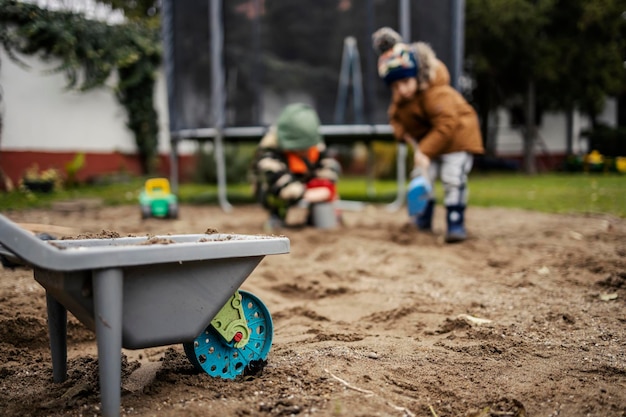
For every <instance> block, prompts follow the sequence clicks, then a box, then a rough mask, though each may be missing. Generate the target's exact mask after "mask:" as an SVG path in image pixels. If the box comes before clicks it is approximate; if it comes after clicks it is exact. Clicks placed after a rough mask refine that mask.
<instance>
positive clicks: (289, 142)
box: [276, 103, 322, 151]
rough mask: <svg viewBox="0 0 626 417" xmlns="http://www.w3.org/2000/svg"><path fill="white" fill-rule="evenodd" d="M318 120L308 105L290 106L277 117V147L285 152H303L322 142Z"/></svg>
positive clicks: (313, 110) (315, 113)
mask: <svg viewBox="0 0 626 417" xmlns="http://www.w3.org/2000/svg"><path fill="white" fill-rule="evenodd" d="M319 127H320V119H319V117H318V115H317V112H316V111H315V109H313V108H312V107H311V106H309V105H308V104H303V103H296V104H290V105H288V106H287V107H285V109H284V110H283V111H282V112H281V114H280V116H278V121H277V123H276V133H277V135H278V146H280V147H281V148H282V149H285V150H291V151H293V150H304V149H308V148H310V147H311V146H315V145H317V144H318V143H320V142H321V141H322V137H321V136H320V134H319Z"/></svg>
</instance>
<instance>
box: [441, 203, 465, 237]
mask: <svg viewBox="0 0 626 417" xmlns="http://www.w3.org/2000/svg"><path fill="white" fill-rule="evenodd" d="M446 212H447V214H446V222H447V224H448V231H447V232H446V243H456V242H463V241H464V240H465V239H467V232H466V231H465V226H464V222H465V206H462V205H458V206H446Z"/></svg>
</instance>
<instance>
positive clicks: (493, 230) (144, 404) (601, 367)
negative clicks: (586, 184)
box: [0, 206, 626, 417]
mask: <svg viewBox="0 0 626 417" xmlns="http://www.w3.org/2000/svg"><path fill="white" fill-rule="evenodd" d="M437 210H438V211H437V213H436V216H437V217H436V223H435V233H434V234H421V233H419V232H417V231H416V230H415V229H414V228H413V227H411V226H410V224H408V222H407V216H406V213H405V212H404V211H400V212H396V213H389V212H387V211H386V210H385V208H384V207H383V206H372V207H368V208H366V209H365V210H364V211H360V212H345V213H344V222H345V224H344V225H343V226H342V227H341V228H338V229H336V230H330V231H324V230H319V229H312V228H308V229H287V230H283V231H281V233H282V234H284V235H286V236H287V237H289V239H290V241H291V252H290V253H289V254H285V255H272V256H267V257H265V258H264V259H263V261H262V262H261V264H260V265H259V266H258V267H257V268H256V269H255V270H254V271H253V272H252V274H251V275H250V277H249V278H248V279H247V280H246V281H245V282H244V284H243V287H242V288H243V289H246V290H249V291H251V292H253V293H254V294H255V295H257V296H258V297H260V299H261V300H263V302H264V303H265V304H266V305H267V307H268V308H269V310H270V312H271V314H272V318H273V321H274V343H273V346H272V350H271V352H270V354H269V358H268V363H267V365H266V367H265V368H264V369H263V370H262V371H261V372H260V373H258V374H256V375H254V376H246V377H243V376H242V377H238V378H237V379H235V380H222V379H218V378H212V377H210V376H209V375H207V374H205V373H199V372H197V371H196V370H195V368H194V367H193V366H192V365H191V363H190V362H189V361H188V360H187V358H186V356H185V354H184V352H183V349H182V346H180V345H172V346H161V347H154V348H150V349H141V350H126V349H125V350H123V354H124V363H123V381H122V407H121V410H120V412H121V414H122V415H128V416H294V415H297V416H424V417H426V416H430V417H433V416H439V417H444V416H473V417H489V416H491V417H495V416H517V417H521V416H546V417H547V416H569V417H577V416H580V417H583V416H597V417H606V416H626V310H625V309H624V306H625V303H626V221H625V220H624V219H617V218H614V217H609V216H605V215H599V214H598V215H550V214H541V213H534V212H527V211H520V210H509V209H499V208H477V207H470V209H469V210H468V213H467V218H468V220H467V223H468V229H469V231H470V239H469V240H468V241H466V242H465V243H462V244H456V245H446V244H444V243H443V239H442V233H443V228H444V224H443V211H441V209H440V208H438V209H437ZM296 214H297V213H296ZM4 215H5V216H8V217H9V218H11V219H12V220H13V221H16V222H20V223H27V224H30V226H29V227H31V228H32V227H33V224H45V225H54V226H55V227H56V228H53V229H54V231H56V232H57V235H58V234H59V233H60V234H61V235H64V234H65V232H67V234H65V235H67V236H72V234H74V235H75V234H78V233H98V232H101V231H102V230H108V231H117V232H119V233H120V234H136V235H143V234H178V233H203V232H204V231H205V230H206V229H208V228H215V229H217V230H219V231H220V232H223V233H244V234H259V233H263V230H262V228H261V225H262V223H263V221H264V219H265V214H264V213H263V212H262V211H261V209H260V208H258V207H254V206H237V207H235V209H234V211H233V212H231V213H228V214H227V213H224V212H222V211H221V210H220V209H219V208H218V207H209V206H202V207H198V206H183V207H181V210H180V218H179V219H178V220H159V219H149V220H145V221H142V220H141V219H140V213H139V209H138V207H136V206H126V207H110V208H91V209H89V210H87V211H85V212H70V213H63V212H60V211H55V210H48V211H44V210H34V211H21V212H8V213H4ZM59 227H61V229H60V228H59ZM62 228H65V229H62ZM42 229H45V227H42ZM42 231H45V230H42ZM45 311H46V310H45V293H44V290H43V289H42V288H41V287H40V286H39V284H37V282H36V281H34V279H33V273H32V271H31V270H29V269H26V268H16V269H13V270H11V269H6V268H5V269H0V415H2V416H26V415H29V416H93V415H98V414H99V413H100V402H99V401H100V397H99V388H98V370H97V349H96V346H95V336H94V334H93V333H92V332H91V331H89V330H87V328H86V327H85V326H83V324H81V323H80V322H78V321H77V320H76V319H75V318H74V317H73V316H71V315H70V316H69V325H68V333H69V336H68V345H69V346H68V356H69V360H68V379H67V381H66V382H64V383H60V384H55V383H53V382H52V368H51V360H50V352H49V347H48V334H47V325H46V312H45Z"/></svg>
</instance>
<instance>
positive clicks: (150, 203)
mask: <svg viewBox="0 0 626 417" xmlns="http://www.w3.org/2000/svg"><path fill="white" fill-rule="evenodd" d="M139 205H140V206H141V218H142V219H147V218H150V217H160V218H169V219H176V218H178V198H177V197H176V195H174V194H172V192H171V191H170V182H169V181H168V180H167V178H151V179H149V180H147V181H146V184H145V187H144V189H143V191H141V193H140V194H139Z"/></svg>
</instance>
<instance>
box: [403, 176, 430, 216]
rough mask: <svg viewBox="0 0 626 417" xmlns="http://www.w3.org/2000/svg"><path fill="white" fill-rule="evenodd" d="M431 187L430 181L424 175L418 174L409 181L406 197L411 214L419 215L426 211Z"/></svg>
mask: <svg viewBox="0 0 626 417" xmlns="http://www.w3.org/2000/svg"><path fill="white" fill-rule="evenodd" d="M431 189H432V187H431V185H430V182H429V181H428V180H427V179H426V178H425V177H424V176H423V175H418V176H416V177H415V178H413V179H412V180H411V182H409V187H408V191H407V198H406V200H407V208H408V209H409V216H417V215H418V214H420V213H422V212H423V211H424V209H425V208H426V205H427V204H428V198H429V195H430V191H431Z"/></svg>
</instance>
